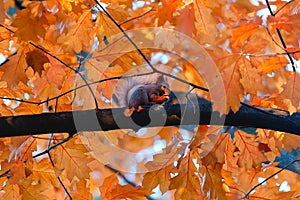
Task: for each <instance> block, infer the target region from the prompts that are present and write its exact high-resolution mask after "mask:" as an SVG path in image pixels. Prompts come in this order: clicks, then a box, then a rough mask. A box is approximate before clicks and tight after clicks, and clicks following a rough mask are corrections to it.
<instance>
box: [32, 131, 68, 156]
mask: <svg viewBox="0 0 300 200" xmlns="http://www.w3.org/2000/svg"><path fill="white" fill-rule="evenodd" d="M72 137H73V135H72V134H70V135H69V136H68V137H67V138H65V139H63V140H61V141H59V142H58V143H55V144H54V145H52V146H50V147H48V148H47V149H46V150H44V151H42V152H41V153H38V154H36V155H34V156H32V157H33V158H36V157H39V156H42V155H44V154H47V153H49V152H50V151H51V150H52V149H54V148H56V147H58V146H59V145H62V144H64V143H66V142H68V141H69V140H70V139H71V138H72Z"/></svg>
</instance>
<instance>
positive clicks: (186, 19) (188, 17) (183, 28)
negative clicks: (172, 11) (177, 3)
mask: <svg viewBox="0 0 300 200" xmlns="http://www.w3.org/2000/svg"><path fill="white" fill-rule="evenodd" d="M178 12H179V15H178V16H176V17H175V23H176V26H175V30H177V31H179V32H181V33H184V34H186V35H188V36H190V37H192V36H193V34H195V32H196V28H195V23H194V21H195V15H194V8H193V6H192V5H191V4H190V5H188V6H185V7H184V8H183V9H181V10H179V11H178Z"/></svg>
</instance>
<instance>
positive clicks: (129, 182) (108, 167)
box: [104, 164, 154, 200]
mask: <svg viewBox="0 0 300 200" xmlns="http://www.w3.org/2000/svg"><path fill="white" fill-rule="evenodd" d="M104 167H106V168H107V169H109V170H111V171H112V172H114V173H116V174H117V175H118V176H120V177H121V178H122V179H123V180H124V181H125V182H126V183H127V184H129V185H131V186H132V187H136V186H137V184H136V183H134V182H132V181H130V180H129V179H128V178H126V177H125V175H124V174H122V173H121V172H120V171H119V170H117V169H115V168H113V167H112V166H110V165H109V164H107V165H104ZM144 196H145V197H146V198H147V199H149V200H154V199H153V198H152V197H150V196H147V195H144Z"/></svg>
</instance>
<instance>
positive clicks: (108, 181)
mask: <svg viewBox="0 0 300 200" xmlns="http://www.w3.org/2000/svg"><path fill="white" fill-rule="evenodd" d="M100 192H101V197H102V199H104V200H108V199H123V198H131V199H137V200H139V199H146V197H147V196H149V195H150V194H151V192H149V191H148V190H146V189H144V188H142V187H141V186H136V187H133V186H131V185H129V184H128V185H120V184H119V180H118V178H117V176H116V174H113V175H111V176H109V177H106V178H105V179H104V182H103V184H102V186H101V187H100Z"/></svg>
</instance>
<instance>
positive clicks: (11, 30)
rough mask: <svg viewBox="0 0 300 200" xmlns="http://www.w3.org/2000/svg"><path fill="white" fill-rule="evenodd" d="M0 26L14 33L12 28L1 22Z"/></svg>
mask: <svg viewBox="0 0 300 200" xmlns="http://www.w3.org/2000/svg"><path fill="white" fill-rule="evenodd" d="M0 26H1V27H3V28H5V29H6V30H8V31H9V32H11V33H15V32H14V31H13V30H11V29H9V28H8V27H6V26H4V25H3V24H0Z"/></svg>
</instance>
